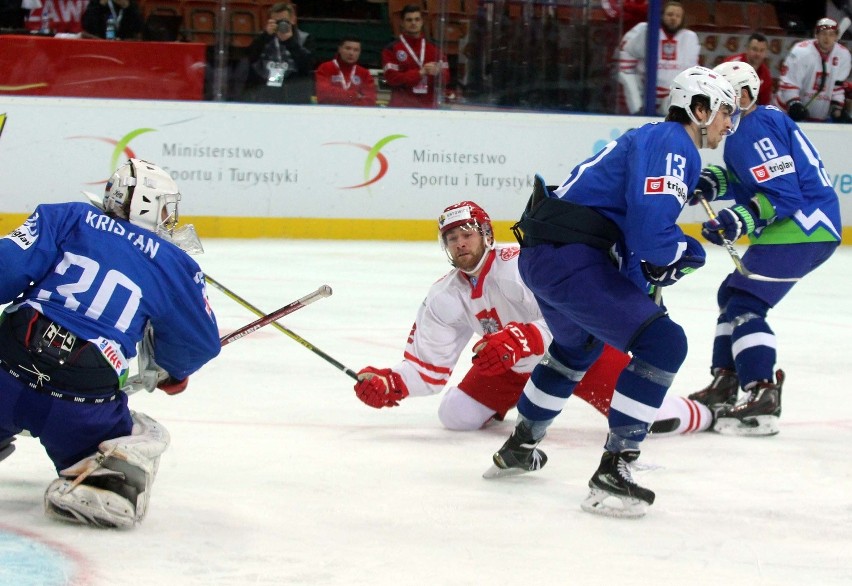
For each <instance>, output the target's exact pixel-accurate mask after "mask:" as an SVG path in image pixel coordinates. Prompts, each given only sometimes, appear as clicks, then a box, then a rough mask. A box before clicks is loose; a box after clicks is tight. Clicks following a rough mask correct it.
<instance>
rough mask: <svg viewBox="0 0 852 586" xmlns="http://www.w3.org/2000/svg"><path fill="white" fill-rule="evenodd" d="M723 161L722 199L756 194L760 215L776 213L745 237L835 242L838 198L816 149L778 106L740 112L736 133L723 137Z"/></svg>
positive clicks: (741, 200) (740, 199) (782, 241)
mask: <svg viewBox="0 0 852 586" xmlns="http://www.w3.org/2000/svg"><path fill="white" fill-rule="evenodd" d="M725 165H726V167H727V169H728V175H729V176H731V181H730V191H731V193H729V194H726V197H733V198H734V199H735V200H736V201H737V203H739V204H746V203H747V202H748V201H749V200H751V199H752V198H753V197H755V196H756V195H758V194H762V196H763V197H758V198H757V203H758V207H759V208H760V212H761V213H760V216H761V218H763V219H765V220H770V219H772V216H773V215H775V216H776V219H775V221H774V222H772V223H771V224H769V226H767V227H765V228H763V230H761V231H758V232H757V233H755V234H753V235H751V236H750V238H751V239H752V241H753V242H755V243H756V244H793V243H801V242H836V241H839V240H840V237H841V230H842V226H843V224H842V222H841V220H840V202H839V200H838V198H837V193H836V192H835V191H834V187H833V186H832V184H831V180H830V179H829V176H828V173H827V172H826V170H825V167H824V166H823V163H822V160H821V159H820V156H819V153H817V150H816V148H814V146H813V145H812V144H811V142H810V141H809V140H808V139H807V137H806V136H805V135H804V133H803V132H802V130H801V129H800V128H799V126H798V125H797V124H796V123H795V122H793V120H792V119H790V117H789V116H787V115H786V114H785V113H784V112H782V111H781V110H779V109H778V108H775V107H774V106H761V107H758V108H757V109H756V110H754V111H753V112H751V113H749V114H748V115H747V116H743V119H742V121H741V122H740V126H739V128H738V129H737V132H736V133H734V134H733V135H731V136H729V137H727V138H726V139H725ZM767 201H768V203H769V204H771V206H772V208H773V209H770V208H768V206H767V205H766V202H767Z"/></svg>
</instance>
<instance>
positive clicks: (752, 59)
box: [725, 33, 773, 106]
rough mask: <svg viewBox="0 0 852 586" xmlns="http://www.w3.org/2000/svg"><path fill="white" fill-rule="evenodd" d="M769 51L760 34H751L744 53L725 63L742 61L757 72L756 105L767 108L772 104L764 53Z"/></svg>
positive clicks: (729, 58)
mask: <svg viewBox="0 0 852 586" xmlns="http://www.w3.org/2000/svg"><path fill="white" fill-rule="evenodd" d="M768 49H769V41H767V39H766V37H765V36H763V35H762V34H760V33H753V34H752V35H751V36H750V37H749V38H748V44H747V45H746V50H745V53H738V54H736V55H731V56H730V57H728V58H727V59H725V61H742V62H743V63H748V64H749V65H751V66H752V67H753V68H754V70H755V71H756V72H757V76H758V77H759V78H760V91H759V92H758V94H757V105H758V106H768V105H769V104H771V103H772V86H773V81H772V72H771V71H769V65H767V64H766V52H767V50H768Z"/></svg>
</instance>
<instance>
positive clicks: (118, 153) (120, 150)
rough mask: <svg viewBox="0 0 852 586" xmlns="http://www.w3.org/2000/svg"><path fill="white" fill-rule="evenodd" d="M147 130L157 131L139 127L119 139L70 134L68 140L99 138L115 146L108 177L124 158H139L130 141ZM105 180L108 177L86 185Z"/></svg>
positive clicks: (97, 183) (98, 139) (96, 183)
mask: <svg viewBox="0 0 852 586" xmlns="http://www.w3.org/2000/svg"><path fill="white" fill-rule="evenodd" d="M147 132H156V130H155V129H153V128H137V129H136V130H132V131H130V132H128V133H127V134H125V135H124V136H122V137H121V138H120V139H118V140H115V139H114V138H109V137H106V136H69V137H68V140H81V139H83V140H97V141H100V142H105V143H107V144H111V145H112V146H113V149H112V157H111V158H110V161H109V174H108V175H107V177H109V176H110V175H112V173H113V171H115V170H116V169H117V168H118V165H119V163H120V162H123V161H124V159H135V158H137V157H136V153H134V152H133V149H131V148H130V146H129V145H130V141H132V140H133V139H134V138H136V137H137V136H139V135H142V134H145V133H147ZM104 182H106V179H100V180H98V181H89V182H87V183H86V185H99V184H101V183H104Z"/></svg>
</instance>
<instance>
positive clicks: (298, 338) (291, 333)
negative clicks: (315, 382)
mask: <svg viewBox="0 0 852 586" xmlns="http://www.w3.org/2000/svg"><path fill="white" fill-rule="evenodd" d="M204 278H205V279H206V280H207V282H208V283H210V284H211V285H213V286H214V287H215V288H217V289H218V290H219V291H221V292H222V293H224V294H225V295H227V296H228V297H230V298H231V299H233V300H234V301H236V302H237V303H239V304H240V305H242V306H243V307H245V308H246V309H248V310H249V311H251V312H252V313H253V314H255V315H258V316H263V315H264V313H263V311H261V310H260V309H258V308H257V307H255V306H254V305H252V304H251V303H249V302H248V301H246V300H245V299H243V298H242V297H240V296H239V295H237V294H236V293H234V292H233V291H231V290H230V289H228V288H227V287H225V286H224V285H223V284H222V283H220V282H219V281H217V280H216V279H214V278H213V277H211V276H210V275H204ZM271 325H272V327H274V328H275V329H276V330H278V331H280V332H282V333H284V334H286V335H288V336H289V337H290V338H292V339H294V340H295V341H297V342H298V343H299V344H301V345H302V346H304V347H305V348H307V349H308V350H310V351H311V352H313V353H314V354H316V355H317V356H319V357H320V358H322V359H323V360H325V361H326V362H328V363H329V364H331V365H332V366H334V367H335V368H337V369H338V370H340V371H342V372H343V373H344V374H346V375H347V376H349V377H351V378H352V379H353V380H358V374H357V373H356V372H355V371H354V370H352V369H351V368H348V367H347V366H345V365H343V364H341V363H340V362H338V361H337V360H335V359H334V358H332V357H331V356H329V355H328V354H326V353H325V352H323V351H322V350H320V349H319V348H317V347H316V346H314V345H313V344H311V343H310V342H308V341H307V340H306V339H304V338H303V337H302V336H300V335H299V334H297V333H296V332H294V331H293V330H291V329H289V328H286V327H284V326H282V325H281V324H280V323H278V322H277V321H274V322H272V324H271Z"/></svg>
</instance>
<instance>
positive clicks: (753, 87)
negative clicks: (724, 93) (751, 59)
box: [713, 61, 760, 110]
mask: <svg viewBox="0 0 852 586" xmlns="http://www.w3.org/2000/svg"><path fill="white" fill-rule="evenodd" d="M713 71H715V72H716V73H720V74H722V77H724V78H725V79H726V80H728V83H730V84H731V85H732V86H733V88H734V91H735V92H736V93H737V97H741V96H742V91H743V88H748V91H749V92H751V102H750V103H749V105H748V106H746V107H745V108H743V110H749V109H751V107H752V106H754V104H755V102H757V92H758V90H760V78H759V77H758V76H757V72H756V71H755V70H754V67H752V66H751V65H749V64H748V63H744V62H742V61H728V62H727V63H721V64H719V65H717V66H716V67H714V68H713ZM740 107H742V102H740Z"/></svg>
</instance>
